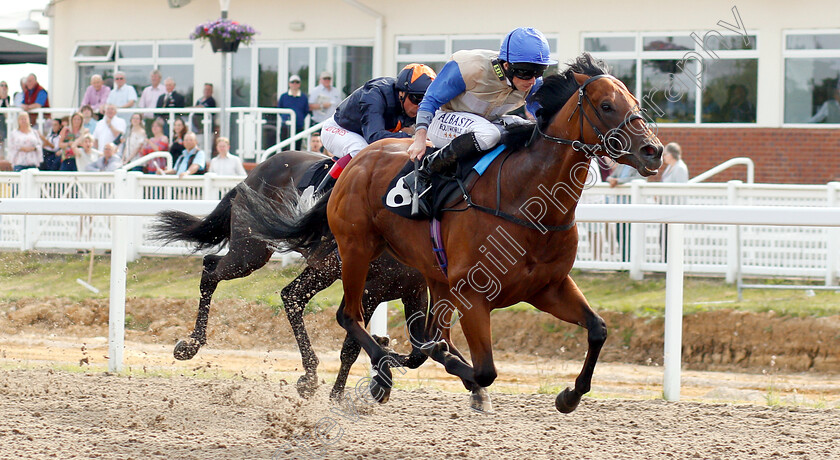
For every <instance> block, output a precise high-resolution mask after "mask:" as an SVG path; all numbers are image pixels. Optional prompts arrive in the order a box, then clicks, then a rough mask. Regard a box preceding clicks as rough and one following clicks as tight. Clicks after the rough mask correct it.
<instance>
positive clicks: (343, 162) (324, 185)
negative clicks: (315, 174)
mask: <svg viewBox="0 0 840 460" xmlns="http://www.w3.org/2000/svg"><path fill="white" fill-rule="evenodd" d="M351 159H352V157H351V156H350V155H344V156H343V157H341V158H339V159H338V160H336V162H335V163H334V164H333V165H332V168H330V171H329V172H328V173H327V175H326V176H324V179H323V180H322V181H321V183H320V184H318V188H316V189H315V195H320V194H321V193H323V192H325V191H327V190H329V189H331V188H333V186H334V185H335V182H336V181H337V180H338V176H339V175H341V171H344V167H345V166H347V163H350V160H351Z"/></svg>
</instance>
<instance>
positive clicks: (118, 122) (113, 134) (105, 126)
mask: <svg viewBox="0 0 840 460" xmlns="http://www.w3.org/2000/svg"><path fill="white" fill-rule="evenodd" d="M111 94H113V92H112V93H111ZM125 126H126V124H125V120H123V119H122V118H120V117H118V116H117V107H116V106H114V104H105V116H104V117H102V119H101V120H99V121H97V122H96V129H95V130H94V131H93V137H94V139H96V140H95V141H94V144H93V147H94V148H96V149H99V148H104V146H106V145H108V144H112V143H113V144H117V142H114V140H116V139H117V137H118V136H119V135H120V134H125Z"/></svg>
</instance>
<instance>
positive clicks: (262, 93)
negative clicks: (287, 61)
mask: <svg viewBox="0 0 840 460" xmlns="http://www.w3.org/2000/svg"><path fill="white" fill-rule="evenodd" d="M258 55H259V56H258V59H259V62H257V73H258V74H257V78H258V81H259V85H260V90H259V93H258V94H257V105H258V106H260V107H277V99H279V97H280V95H279V94H277V84H278V83H277V72H278V71H279V67H280V54H279V50H278V49H277V48H260V49H259V52H258Z"/></svg>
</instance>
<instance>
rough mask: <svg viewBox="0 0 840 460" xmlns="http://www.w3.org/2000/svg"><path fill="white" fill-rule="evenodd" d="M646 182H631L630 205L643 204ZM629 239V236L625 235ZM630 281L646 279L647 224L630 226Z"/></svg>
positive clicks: (641, 180) (639, 180)
mask: <svg viewBox="0 0 840 460" xmlns="http://www.w3.org/2000/svg"><path fill="white" fill-rule="evenodd" d="M645 183H646V182H645V181H644V180H643V179H636V180H633V181H631V182H630V203H631V204H642V185H643V184H645ZM624 237H625V238H627V235H624ZM625 244H629V245H630V279H633V280H636V281H640V280H642V279H644V277H645V274H644V272H642V262H644V258H645V224H639V223H632V224H630V241H625Z"/></svg>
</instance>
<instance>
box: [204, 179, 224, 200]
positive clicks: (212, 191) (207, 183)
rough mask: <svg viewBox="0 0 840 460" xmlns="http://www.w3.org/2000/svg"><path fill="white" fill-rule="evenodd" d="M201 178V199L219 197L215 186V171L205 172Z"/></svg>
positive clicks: (216, 198)
mask: <svg viewBox="0 0 840 460" xmlns="http://www.w3.org/2000/svg"><path fill="white" fill-rule="evenodd" d="M202 178H203V179H204V181H203V182H202V184H201V185H202V186H201V199H202V200H218V199H219V198H220V197H219V189H218V187H216V173H207V174H205V175H204V176H202Z"/></svg>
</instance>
